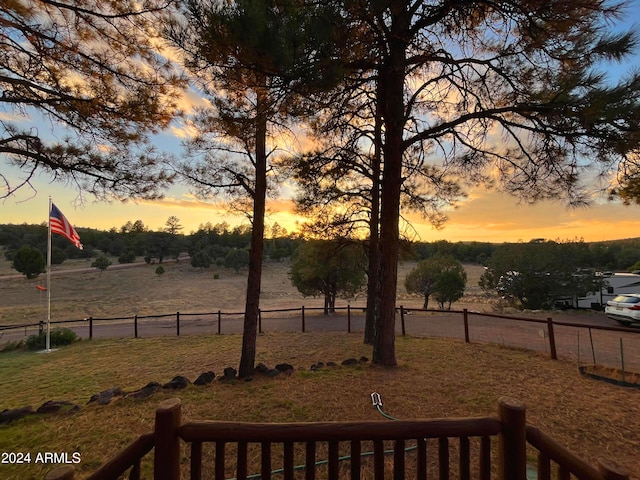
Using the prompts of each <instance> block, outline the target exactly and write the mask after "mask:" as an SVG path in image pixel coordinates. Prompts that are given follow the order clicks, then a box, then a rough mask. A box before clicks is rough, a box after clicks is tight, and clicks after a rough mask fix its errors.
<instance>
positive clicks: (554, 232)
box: [0, 0, 640, 242]
mask: <svg viewBox="0 0 640 480" xmlns="http://www.w3.org/2000/svg"><path fill="white" fill-rule="evenodd" d="M630 5H631V6H630V8H629V17H628V21H627V22H625V23H626V24H627V25H633V24H634V23H637V22H640V0H634V1H633V2H631V3H630ZM634 69H635V70H639V69H640V52H638V53H636V55H635V56H633V57H632V58H630V59H629V60H628V61H627V62H625V63H624V64H622V65H620V66H619V68H618V69H617V70H616V69H613V68H609V69H608V73H609V75H610V76H612V77H615V75H616V74H617V72H626V73H628V72H630V71H631V70H634ZM199 101H200V99H198V98H197V97H194V95H193V94H192V95H190V96H188V97H186V98H185V104H188V105H189V106H192V105H194V104H197V103H199ZM0 115H4V116H6V115H8V114H7V113H6V112H2V111H0ZM30 122H31V123H33V120H32V119H28V118H26V117H25V118H23V120H22V126H25V125H29V124H30ZM49 127H50V124H49ZM42 128H47V127H46V126H43V127H42ZM185 130H186V129H183V128H181V126H180V125H177V126H174V128H173V129H172V130H171V131H168V132H166V133H165V134H164V135H162V136H160V137H158V143H157V145H156V146H157V147H158V148H159V149H165V150H169V151H173V152H179V151H180V148H179V146H180V142H181V139H182V138H183V137H184V136H185ZM0 165H1V167H0V168H1V169H2V173H3V174H7V173H8V175H7V176H8V177H9V178H10V179H11V180H13V181H14V182H16V181H18V180H19V179H20V178H21V175H20V173H19V172H17V171H12V170H10V169H7V164H6V162H4V159H1V158H0ZM33 186H34V190H31V189H29V188H28V187H26V188H23V189H21V190H20V191H19V192H17V194H16V195H15V196H12V197H9V198H7V199H4V200H2V201H0V224H2V223H14V224H16V223H29V224H32V223H42V222H46V221H47V218H48V212H47V208H48V198H49V196H51V197H52V200H53V202H54V203H55V204H56V205H57V206H58V208H59V209H60V210H61V211H62V212H63V213H64V214H65V216H66V217H67V218H68V220H69V221H70V222H71V223H72V224H73V225H74V226H76V227H91V228H98V229H105V230H107V229H110V228H112V227H116V228H119V227H120V226H122V225H124V224H125V223H126V222H127V221H135V220H138V219H139V220H142V221H143V222H144V224H145V225H146V226H147V227H149V228H150V229H153V230H158V229H161V228H162V227H163V226H164V224H165V222H166V220H167V218H168V217H170V216H176V217H178V218H179V219H180V222H181V224H182V225H183V227H184V230H183V233H189V232H191V231H195V230H196V229H197V228H198V226H199V225H200V224H204V223H207V222H211V223H212V224H215V223H219V222H227V223H229V224H230V225H232V226H233V225H236V224H239V223H247V220H246V219H245V218H243V217H242V216H239V215H233V214H231V213H229V212H228V211H227V210H226V208H225V205H223V204H220V203H218V204H214V203H207V202H203V201H200V200H198V199H197V198H195V197H194V196H193V195H191V194H190V192H189V191H188V189H187V188H186V187H182V186H177V187H175V188H173V189H171V190H169V191H168V192H166V196H165V198H164V199H163V200H158V201H128V202H126V203H121V202H119V201H114V202H111V203H104V202H95V200H94V199H93V198H92V197H86V198H85V199H84V201H82V202H79V201H78V192H77V191H76V190H75V189H74V188H73V187H72V186H70V185H64V184H60V183H50V181H49V179H48V178H47V177H46V176H45V175H39V176H37V178H35V179H34V181H33ZM1 188H2V187H0V195H1V194H2V190H1ZM594 190H595V186H594ZM288 192H289V189H287V188H285V189H283V196H282V197H281V198H279V199H274V200H271V201H269V203H268V211H269V213H268V215H267V218H266V223H267V225H273V224H274V223H276V222H277V223H278V224H280V225H281V226H283V227H285V228H286V229H287V230H288V231H294V230H296V222H299V221H304V219H300V218H298V217H296V215H295V214H294V213H293V203H292V201H291V199H290V195H287V193H288ZM467 193H468V196H467V198H466V199H465V200H463V201H461V202H460V203H459V204H458V208H456V209H454V210H451V211H449V212H446V213H447V215H448V217H449V220H448V221H447V222H446V223H445V225H444V227H443V228H442V229H440V230H435V229H433V228H432V227H431V226H430V225H428V224H427V223H426V222H425V221H424V220H423V219H421V218H420V217H417V216H415V215H411V214H408V215H407V216H406V218H407V220H409V221H410V223H411V225H412V226H413V229H415V230H414V231H413V234H414V235H416V236H415V237H414V239H415V240H421V241H435V240H442V239H444V240H448V241H452V242H456V241H483V242H484V241H488V242H503V241H509V242H513V241H529V240H531V239H533V238H546V239H561V240H565V239H575V238H578V239H580V238H581V239H584V240H585V241H601V240H613V239H622V238H631V237H640V206H637V205H632V206H623V205H621V204H620V203H619V202H610V201H607V200H606V198H603V197H602V196H600V197H597V196H596V197H594V201H593V204H592V205H591V206H590V207H587V208H579V209H574V208H569V207H566V206H565V205H564V204H562V203H561V202H551V201H548V202H547V201H545V202H541V203H538V204H535V205H533V206H530V205H525V204H519V203H518V201H517V200H516V199H514V198H511V197H509V196H508V195H505V194H501V193H499V192H497V191H494V190H487V189H483V188H475V189H471V190H467Z"/></svg>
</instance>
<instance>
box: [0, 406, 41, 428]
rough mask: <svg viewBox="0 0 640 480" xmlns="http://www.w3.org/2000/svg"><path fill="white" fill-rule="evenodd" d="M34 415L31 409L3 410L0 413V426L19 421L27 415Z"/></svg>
mask: <svg viewBox="0 0 640 480" xmlns="http://www.w3.org/2000/svg"><path fill="white" fill-rule="evenodd" d="M34 413H36V412H35V411H34V410H33V407H31V406H29V407H22V408H14V409H12V410H3V411H2V412H0V424H4V423H9V422H13V421H14V420H20V419H21V418H24V417H26V416H27V415H33V414H34Z"/></svg>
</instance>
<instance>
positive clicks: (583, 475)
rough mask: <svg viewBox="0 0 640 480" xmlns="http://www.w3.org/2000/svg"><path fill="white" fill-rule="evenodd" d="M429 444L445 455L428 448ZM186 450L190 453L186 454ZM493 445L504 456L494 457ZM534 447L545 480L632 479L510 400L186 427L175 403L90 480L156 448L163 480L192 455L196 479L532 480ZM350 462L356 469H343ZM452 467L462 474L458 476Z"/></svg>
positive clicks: (133, 468)
mask: <svg viewBox="0 0 640 480" xmlns="http://www.w3.org/2000/svg"><path fill="white" fill-rule="evenodd" d="M492 439H497V440H496V441H492ZM429 441H430V442H432V443H434V444H435V445H436V448H431V447H429V448H427V442H429ZM184 444H186V445H187V450H188V454H187V453H186V452H183V451H182V448H183V445H184ZM492 446H493V447H496V448H497V451H494V452H492V450H491V449H492ZM527 446H529V447H533V448H535V449H536V450H537V454H538V457H537V458H538V462H537V469H538V479H539V480H547V479H550V478H552V477H551V466H552V464H554V465H556V466H557V476H554V477H553V478H558V479H560V480H564V479H570V478H579V479H581V480H582V479H584V480H628V479H629V475H628V473H627V472H626V471H625V470H624V469H623V468H621V467H619V466H618V465H616V464H615V463H612V462H610V461H606V460H600V461H599V465H598V468H597V469H596V468H594V467H592V466H590V465H589V464H587V463H586V462H584V461H583V460H582V459H580V458H578V457H577V456H575V455H573V454H572V453H571V452H569V451H568V450H566V449H565V448H564V447H562V446H561V445H560V444H558V443H557V442H556V441H555V440H553V439H551V438H550V437H548V436H547V435H545V434H544V433H542V432H541V431H540V430H538V429H537V428H535V427H533V426H530V425H527V424H526V415H525V408H524V406H523V405H522V404H520V403H518V402H516V401H514V400H512V399H508V398H501V399H500V401H499V410H498V417H497V418H488V417H483V418H456V419H433V420H411V421H407V420H397V421H367V422H315V423H244V422H217V421H204V422H188V423H184V424H183V423H182V421H181V402H180V400H179V399H170V400H166V401H164V402H162V403H161V404H160V405H159V406H158V408H157V410H156V421H155V431H154V433H152V434H146V435H143V436H141V437H140V438H139V439H138V440H136V441H135V442H134V443H132V444H131V445H130V446H129V447H127V448H126V449H125V450H123V451H122V452H121V453H120V454H119V455H117V456H116V457H115V458H114V459H112V460H111V461H109V462H108V463H107V464H105V465H104V466H103V467H102V468H100V469H99V470H98V471H96V472H95V473H93V474H92V475H90V476H89V477H88V479H90V480H117V479H120V478H122V476H123V475H124V474H126V473H127V472H129V476H128V478H129V479H131V480H138V479H139V478H141V476H140V464H141V459H142V458H143V457H144V456H145V455H146V454H147V453H148V452H149V451H150V450H151V449H152V448H153V447H155V452H154V461H153V474H152V475H153V479H154V480H179V479H180V478H181V474H182V473H183V472H182V470H183V469H184V465H185V462H184V461H183V460H184V457H189V460H188V462H187V463H188V464H189V474H188V476H189V478H190V479H191V480H200V479H202V478H214V479H216V480H222V479H227V478H231V477H233V478H235V479H238V480H240V479H251V478H261V479H262V480H268V479H271V478H273V477H274V476H275V474H276V473H277V474H278V476H277V478H284V479H285V480H288V479H293V478H294V477H295V478H300V475H299V474H298V475H297V476H296V471H297V470H300V469H302V470H304V478H305V480H313V479H315V478H328V479H338V478H350V479H360V478H362V477H361V475H362V471H363V470H365V469H366V470H367V471H368V472H372V473H373V477H371V474H369V473H367V474H366V475H365V477H366V478H375V479H378V480H383V479H386V478H394V479H398V480H399V479H404V478H418V479H423V478H427V471H428V470H431V472H432V471H433V470H434V469H435V470H437V472H438V473H437V476H434V475H432V474H431V472H430V476H429V478H439V479H441V480H445V479H448V478H451V477H453V478H459V479H461V480H464V479H470V478H479V479H481V480H489V479H491V478H497V479H499V480H526V471H527ZM367 449H370V450H372V451H371V452H365V450H367ZM409 451H410V452H411V453H407V452H409ZM370 457H372V458H370ZM364 458H370V459H368V460H366V461H365V460H363V459H364ZM344 460H348V462H345V463H341V462H343V461H344ZM456 461H457V462H456ZM492 461H493V462H495V463H494V464H493V465H492ZM296 463H300V465H298V466H296ZM456 463H457V465H455V464H456ZM451 464H454V465H455V466H454V470H456V471H454V472H451V471H450V469H451ZM254 470H255V471H254ZM150 475H151V474H150ZM572 476H573V477H572ZM73 478H74V476H73V471H72V470H71V469H70V468H69V467H65V468H61V469H57V470H55V471H51V472H49V474H48V475H47V477H46V480H73Z"/></svg>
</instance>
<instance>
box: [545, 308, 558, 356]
mask: <svg viewBox="0 0 640 480" xmlns="http://www.w3.org/2000/svg"><path fill="white" fill-rule="evenodd" d="M547 330H548V331H549V332H548V333H549V351H550V352H551V360H557V359H558V354H557V352H556V336H555V334H554V333H553V320H551V317H548V318H547Z"/></svg>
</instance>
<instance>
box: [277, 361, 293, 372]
mask: <svg viewBox="0 0 640 480" xmlns="http://www.w3.org/2000/svg"><path fill="white" fill-rule="evenodd" d="M276 370H280V371H281V372H283V373H284V372H288V371H290V370H293V365H289V364H288V363H279V364H278V365H276Z"/></svg>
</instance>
